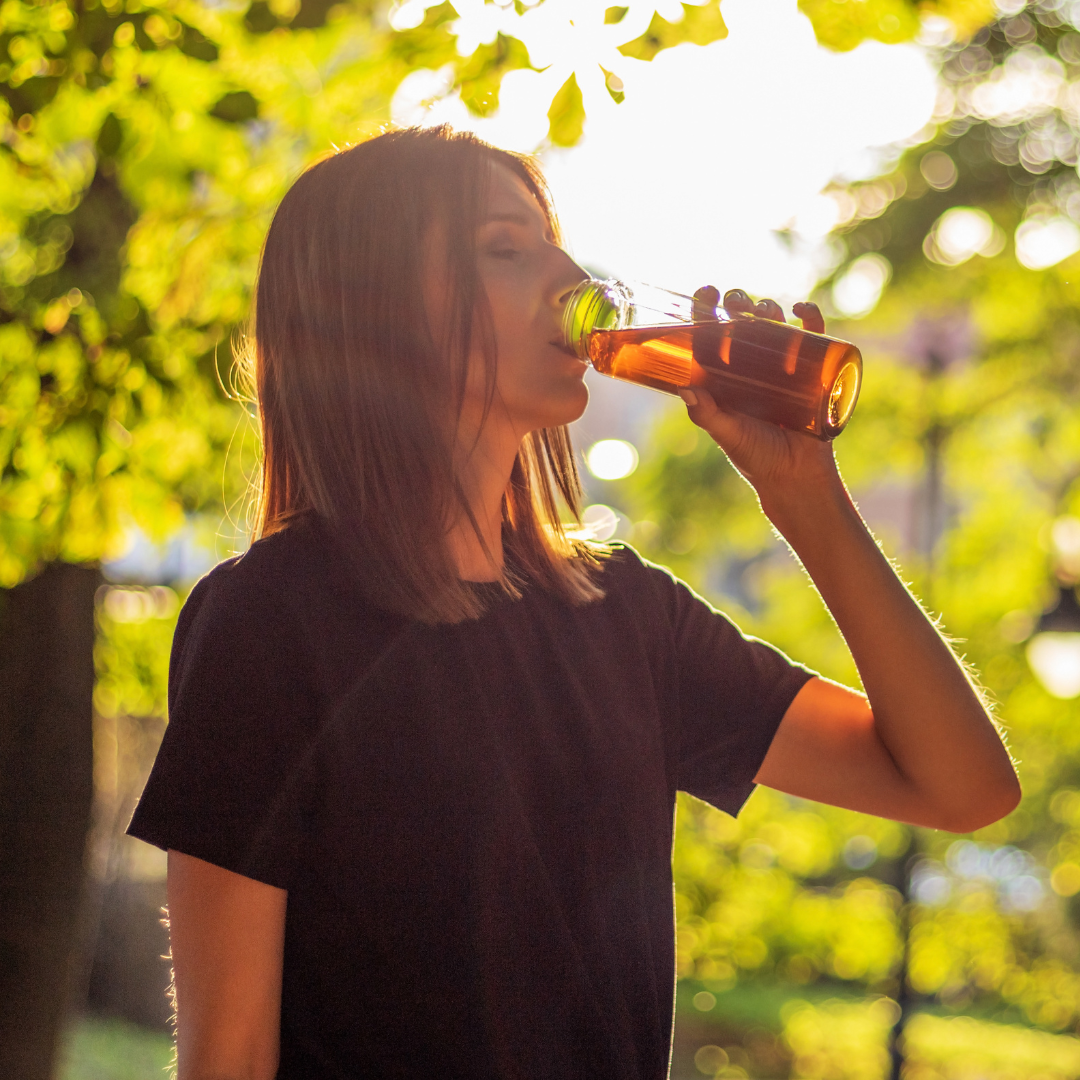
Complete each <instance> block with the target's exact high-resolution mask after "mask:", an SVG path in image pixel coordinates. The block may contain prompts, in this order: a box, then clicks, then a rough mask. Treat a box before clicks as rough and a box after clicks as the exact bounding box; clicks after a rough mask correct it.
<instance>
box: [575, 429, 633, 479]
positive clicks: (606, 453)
mask: <svg viewBox="0 0 1080 1080" xmlns="http://www.w3.org/2000/svg"><path fill="white" fill-rule="evenodd" d="M585 463H586V464H587V465H588V466H589V472H591V473H592V474H593V476H595V477H596V478H597V479H598V480H621V479H622V478H623V477H624V476H629V475H630V474H631V473H632V472H633V471H634V470H635V469H636V468H637V467H638V452H637V449H636V448H635V447H634V445H633V443H628V442H626V441H625V440H624V439H601V440H600V441H599V442H597V443H593V444H592V446H590V447H589V449H588V452H587V453H586V454H585Z"/></svg>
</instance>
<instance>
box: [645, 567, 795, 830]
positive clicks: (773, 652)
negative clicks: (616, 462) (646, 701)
mask: <svg viewBox="0 0 1080 1080" xmlns="http://www.w3.org/2000/svg"><path fill="white" fill-rule="evenodd" d="M645 567H646V570H647V571H648V572H649V573H650V574H651V575H652V579H653V587H654V589H656V590H657V591H658V592H659V597H658V599H659V600H660V603H661V604H662V605H663V608H664V609H665V610H666V612H667V615H668V619H669V620H670V623H669V625H670V627H671V632H672V641H673V647H674V653H675V656H674V668H675V672H676V683H677V700H678V706H677V711H678V722H679V730H678V786H679V788H680V790H682V791H686V792H689V793H690V794H691V795H694V796H696V797H697V798H699V799H704V800H705V801H706V802H708V803H711V804H712V805H713V806H716V807H718V808H719V809H721V810H725V811H727V812H728V813H729V814H737V813H738V812H739V810H740V808H741V807H742V805H743V803H745V802H746V800H747V799H748V798H749V797H750V793H751V792H752V791H753V790H754V777H755V776H756V775H757V772H758V770H759V769H760V768H761V763H762V762H763V761H764V760H765V755H766V753H767V752H768V749H769V746H770V745H771V743H772V740H773V736H774V735H775V734H776V729H777V728H778V727H779V726H780V721H781V720H782V719H783V718H784V713H785V712H787V709H788V706H789V705H790V704H791V702H792V701H793V700H794V698H795V695H796V694H797V693H798V692H799V691H800V690H801V689H802V687H803V686H804V685H805V683H806V682H807V681H808V680H810V679H812V678H813V677H814V675H815V674H816V673H815V672H813V671H811V670H810V669H809V668H805V667H803V666H802V665H800V664H796V663H794V662H793V661H792V660H790V659H788V657H787V656H785V655H784V653H782V652H781V651H780V650H779V649H777V648H775V647H774V646H772V645H769V644H767V643H766V642H764V641H761V640H760V639H758V638H754V637H750V636H748V635H746V634H744V633H742V631H740V630H739V628H738V627H737V626H736V625H735V623H734V622H732V621H731V620H730V619H729V618H728V617H727V616H726V615H724V614H723V613H722V612H720V611H717V610H716V608H714V607H713V606H712V605H711V604H709V603H708V602H707V601H705V600H704V599H702V598H701V597H700V596H698V595H697V593H695V592H694V591H693V590H692V589H691V588H690V587H689V586H687V585H686V584H684V583H683V582H681V581H679V580H678V579H677V578H675V577H673V576H672V575H671V574H670V573H669V572H668V571H666V570H664V569H663V568H661V567H656V566H652V565H651V564H645Z"/></svg>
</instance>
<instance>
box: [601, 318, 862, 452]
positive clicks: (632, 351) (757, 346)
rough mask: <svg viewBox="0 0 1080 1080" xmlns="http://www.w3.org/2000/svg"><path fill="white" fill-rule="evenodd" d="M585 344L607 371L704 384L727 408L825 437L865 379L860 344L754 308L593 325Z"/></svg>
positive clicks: (677, 384) (660, 383) (634, 378)
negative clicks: (701, 318) (689, 318)
mask: <svg viewBox="0 0 1080 1080" xmlns="http://www.w3.org/2000/svg"><path fill="white" fill-rule="evenodd" d="M587 351H588V358H589V361H590V362H591V363H592V365H593V367H595V368H596V370H597V371H599V372H600V373H601V374H603V375H610V376H611V377H612V378H615V379H622V380H625V381H627V382H633V383H638V384H639V385H642V386H651V387H652V388H653V389H655V390H660V391H663V392H664V393H667V394H677V393H678V391H679V390H680V389H681V388H684V387H694V386H702V387H704V388H705V389H706V390H708V391H709V392H710V394H712V396H713V397H714V398H715V400H716V401H717V403H718V404H720V405H722V406H723V407H725V408H728V409H731V410H733V411H735V412H740V413H745V414H747V415H749V416H754V417H757V418H758V419H761V420H767V421H769V422H770V423H773V424H779V425H780V426H781V427H785V428H791V429H792V430H795V431H804V432H807V433H809V434H811V435H815V436H817V437H818V438H819V439H832V438H835V437H836V436H837V435H838V434H839V433H840V432H841V431H842V430H843V428H844V425H845V424H846V423H847V421H848V418H849V417H850V416H851V413H852V410H853V409H854V408H855V401H856V398H857V397H858V393H859V384H860V382H861V381H862V357H861V355H860V353H859V350H858V349H857V348H856V347H855V346H854V345H851V344H849V343H848V342H846V341H838V340H837V339H835V338H830V337H825V336H824V335H823V334H813V333H810V332H809V331H807V330H800V329H798V328H797V327H794V326H789V325H788V324H787V323H779V322H773V321H772V320H769V319H762V318H759V317H757V316H754V315H748V314H739V315H736V316H734V317H733V318H732V319H731V320H730V321H727V322H717V321H708V322H695V323H685V324H681V325H680V324H675V325H667V326H634V327H631V328H629V329H626V330H594V331H592V333H590V334H589V335H588V339H587Z"/></svg>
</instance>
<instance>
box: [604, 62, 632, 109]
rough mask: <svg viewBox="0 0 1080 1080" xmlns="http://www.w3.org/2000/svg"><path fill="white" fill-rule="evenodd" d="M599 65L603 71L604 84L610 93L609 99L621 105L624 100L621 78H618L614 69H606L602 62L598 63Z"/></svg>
mask: <svg viewBox="0 0 1080 1080" xmlns="http://www.w3.org/2000/svg"><path fill="white" fill-rule="evenodd" d="M599 67H600V70H601V71H602V72H603V73H604V86H605V87H606V88H607V92H608V93H609V94H610V95H611V100H612V101H614V102H615V104H616V105H621V104H622V103H623V102H624V101H625V100H626V94H625V93H624V92H623V81H622V79H620V78H619V76H618V75H616V74H615V72H614V71H608V69H607V68H606V67H604V65H603V64H600V65H599Z"/></svg>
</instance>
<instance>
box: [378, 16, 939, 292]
mask: <svg viewBox="0 0 1080 1080" xmlns="http://www.w3.org/2000/svg"><path fill="white" fill-rule="evenodd" d="M415 4H416V0H408V2H407V3H403V4H401V5H400V6H399V8H398V9H395V10H399V11H400V14H399V15H396V16H393V17H396V18H399V19H412V18H415V17H416V15H415V10H414V5H415ZM456 6H457V9H458V11H459V12H460V13H461V16H462V17H461V20H460V21H459V23H458V24H457V27H458V31H459V33H462V34H463V44H462V46H461V47H462V50H463V51H467V50H469V49H470V47H472V48H475V47H476V45H478V44H480V43H482V42H485V41H490V40H492V39H493V38H494V36H495V34H496V32H497V31H498V30H502V31H503V32H505V33H511V34H516V35H517V36H520V37H521V39H522V40H523V41H524V42H525V44H526V45H527V47H528V49H529V55H530V58H531V59H532V62H533V64H534V66H535V67H538V68H543V67H545V65H548V66H547V67H546V70H544V71H539V72H538V71H513V72H510V73H509V74H508V75H507V76H506V77H505V79H504V80H503V85H502V89H501V91H500V108H499V110H498V111H497V112H496V113H495V114H494V115H493V116H492V117H491V118H488V119H479V118H477V117H475V116H472V115H471V114H469V113H468V112H467V111H466V109H465V107H464V105H463V104H462V103H461V102H460V100H458V99H457V98H456V97H449V98H448V97H446V96H445V95H446V87H447V85H448V82H447V74H446V73H445V72H434V71H428V72H415V73H413V74H412V75H410V76H409V78H407V79H406V80H405V81H404V82H403V83H402V85H401V88H400V89H399V91H398V93H397V95H396V96H395V99H394V104H393V115H394V119H395V120H396V121H398V122H399V123H424V124H432V123H441V122H443V121H449V122H450V123H453V124H455V125H456V126H458V127H466V128H471V129H472V130H475V131H476V132H477V133H478V134H479V135H481V136H482V137H483V138H486V139H488V140H490V141H491V142H493V143H495V144H497V145H501V146H505V147H507V148H509V149H515V150H526V151H531V150H533V149H534V148H536V147H537V146H539V145H540V144H541V142H542V141H543V139H544V137H545V135H546V132H547V116H546V113H547V108H548V105H549V103H550V102H551V99H552V97H553V95H554V93H555V91H556V90H557V89H558V88H559V86H561V85H562V83H563V82H564V81H565V80H566V79H567V77H568V76H569V74H570V72H571V71H574V72H575V73H576V75H577V79H578V84H579V85H580V87H581V90H582V94H583V96H584V99H585V108H586V111H587V113H588V116H589V120H588V121H587V123H586V128H585V136H584V138H583V140H582V142H581V144H580V145H578V146H576V147H574V148H572V149H569V150H558V149H556V150H549V151H547V152H546V153H545V154H544V167H545V171H546V172H547V175H548V178H549V181H550V183H551V187H552V190H553V192H554V195H555V201H556V206H557V207H558V210H559V215H560V217H561V219H562V222H563V225H564V230H565V233H566V235H567V236H568V238H569V240H570V242H571V246H572V251H573V254H574V255H575V257H576V258H577V259H578V261H579V262H581V263H583V264H584V265H586V266H588V267H589V268H590V269H594V270H597V271H600V272H602V273H604V274H610V275H612V276H618V277H629V278H637V279H639V280H644V281H651V282H654V283H656V284H659V285H664V286H667V287H669V288H673V289H676V290H679V291H682V292H692V291H693V290H694V289H695V288H697V287H698V286H700V285H702V284H705V283H711V284H715V285H716V286H717V287H719V288H720V289H721V290H726V289H728V288H732V287H735V286H738V287H741V288H744V289H747V290H748V291H750V292H752V293H755V294H766V295H771V296H774V297H776V298H777V299H779V300H780V301H781V302H782V303H785V304H790V303H791V302H793V301H795V300H800V299H803V298H805V297H806V295H807V294H808V293H809V291H810V289H811V288H812V287H813V285H814V284H815V283H816V282H817V281H818V280H819V279H820V278H821V277H822V276H823V275H824V274H826V273H828V272H829V271H830V270H831V269H832V268H833V266H834V265H835V261H836V259H837V253H836V250H835V248H834V246H833V245H832V244H831V243H830V242H829V240H828V235H827V234H828V232H829V229H830V228H831V227H832V225H834V224H835V223H836V221H837V220H838V219H839V217H840V216H841V213H842V207H840V206H839V204H838V203H836V202H835V201H834V200H833V199H832V198H831V197H830V196H822V194H821V193H822V191H823V189H824V188H825V187H826V186H827V185H828V184H829V182H830V181H832V180H833V179H836V178H841V179H843V178H865V177H868V176H871V175H873V174H875V173H876V172H877V171H878V170H879V169H880V168H881V167H882V166H883V165H884V164H885V163H886V160H887V159H886V155H885V153H884V152H883V151H882V150H881V149H880V148H881V147H883V146H885V145H887V144H891V143H895V142H897V141H900V140H905V139H910V138H912V137H913V136H914V135H915V134H916V133H917V132H919V131H920V130H921V129H922V128H924V127H925V125H926V124H927V122H928V121H929V120H930V118H931V116H932V114H933V110H934V105H935V98H936V83H935V75H934V70H933V68H932V66H931V65H930V63H929V62H928V60H927V58H926V56H925V55H924V54H923V53H922V51H921V50H920V49H918V48H917V47H915V46H902V45H882V44H880V43H878V42H867V43H864V44H863V45H861V46H859V48H857V49H854V50H853V51H851V52H849V53H833V52H830V51H828V50H826V49H824V48H821V47H820V46H819V45H818V44H817V42H816V41H815V39H814V35H813V30H812V29H811V26H810V22H809V20H808V19H806V18H805V17H804V16H803V15H802V14H800V13H799V11H798V10H797V8H796V5H795V4H794V3H792V2H790V0H725V2H724V8H723V10H724V19H725V22H726V23H727V25H728V28H729V36H728V37H727V38H726V39H724V40H721V41H717V42H715V43H713V44H712V45H709V46H706V47H699V46H696V45H681V46H678V47H677V48H674V49H669V50H665V51H663V52H661V53H659V54H658V55H657V57H656V58H655V59H654V60H653V61H651V62H649V63H645V62H643V61H637V60H630V59H627V58H626V57H624V56H622V55H621V54H619V53H618V51H617V46H618V44H620V43H621V42H623V41H626V40H629V39H630V38H631V37H634V36H636V35H637V34H639V33H641V32H642V31H643V30H644V28H645V26H646V25H647V24H648V20H649V18H650V17H651V13H652V11H653V9H654V8H655V4H654V3H649V4H645V5H637V4H632V5H630V7H629V10H628V13H627V15H626V16H625V18H624V19H622V20H621V21H620V22H619V23H617V24H615V25H608V24H606V23H605V22H604V11H605V9H606V8H607V6H608V4H607V3H606V0H546V2H545V3H543V4H540V5H538V6H536V7H535V8H534V9H532V10H529V11H528V12H527V14H525V15H524V16H517V15H515V14H514V8H513V6H512V5H511V6H508V7H505V8H503V7H500V6H499V5H497V4H491V3H488V4H485V3H481V2H480V0H468V2H462V3H461V4H458V5H456ZM668 6H669V7H671V8H672V11H671V12H668V14H667V17H669V18H677V17H678V14H679V9H680V5H678V4H673V5H668ZM665 10H666V9H665ZM639 22H640V23H641V27H640V28H638V23H639ZM601 67H602V68H604V69H606V70H607V71H610V72H613V73H614V75H615V76H616V77H617V78H618V79H620V80H621V81H622V83H623V85H624V89H625V94H626V98H625V100H624V101H623V102H622V103H621V104H616V103H615V102H614V101H613V100H612V98H611V96H610V95H609V93H608V90H607V89H606V87H605V82H604V80H605V76H604V74H603V71H602V70H601ZM780 72H782V73H783V77H782V78H780V77H777V75H778V73H780ZM854 87H857V88H858V91H857V92H853V88H854Z"/></svg>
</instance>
